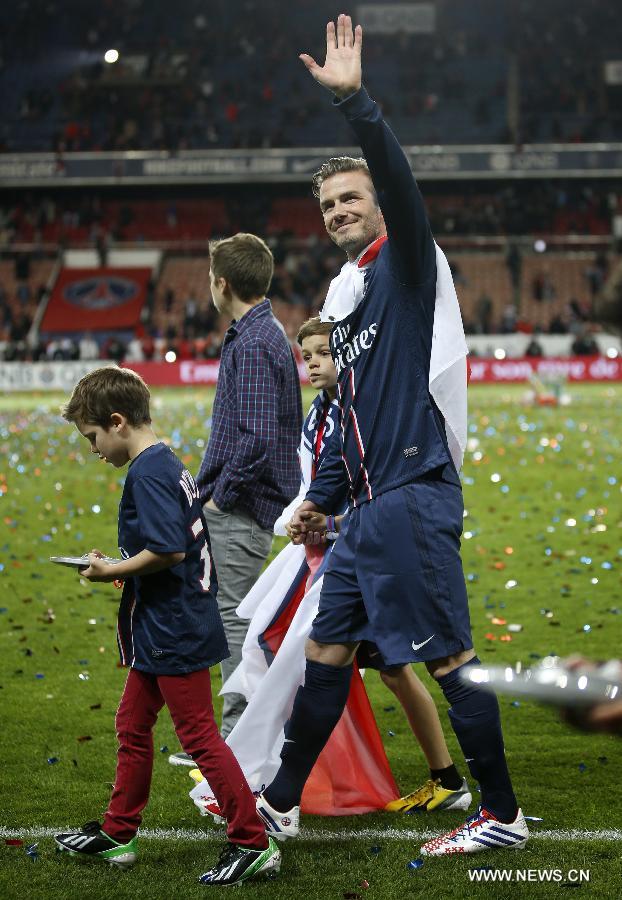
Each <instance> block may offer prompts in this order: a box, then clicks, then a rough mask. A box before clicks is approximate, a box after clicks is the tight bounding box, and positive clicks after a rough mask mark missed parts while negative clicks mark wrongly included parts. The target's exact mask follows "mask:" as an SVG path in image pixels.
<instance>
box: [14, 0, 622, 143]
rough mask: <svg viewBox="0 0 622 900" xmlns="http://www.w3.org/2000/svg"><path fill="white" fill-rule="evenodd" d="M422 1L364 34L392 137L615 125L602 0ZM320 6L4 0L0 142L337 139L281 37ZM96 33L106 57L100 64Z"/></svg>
mask: <svg viewBox="0 0 622 900" xmlns="http://www.w3.org/2000/svg"><path fill="white" fill-rule="evenodd" d="M382 5H383V3H382V2H378V3H376V4H375V6H377V7H379V8H381V7H382ZM435 6H436V29H435V31H434V32H433V33H432V34H406V33H402V34H400V35H399V36H398V37H395V35H386V34H377V33H372V32H371V31H370V32H369V33H368V36H367V37H366V54H367V57H366V58H367V66H366V77H367V79H368V81H369V83H370V85H373V92H374V95H375V96H376V97H377V99H379V100H380V101H381V103H382V105H383V108H384V110H385V113H386V115H387V117H388V118H389V120H390V121H391V122H392V123H393V125H394V127H395V128H396V130H397V132H398V133H399V134H400V137H401V139H402V141H403V142H404V143H406V144H409V143H411V144H437V143H443V144H461V143H494V142H514V143H523V142H526V141H536V142H538V141H540V142H541V141H571V142H577V141H594V140H600V141H604V140H616V139H617V140H619V139H620V137H621V136H622V115H621V113H620V109H621V105H620V102H619V100H620V96H619V92H620V87H619V86H616V85H609V84H608V83H607V82H606V80H605V77H604V63H605V62H606V61H607V60H610V59H614V60H615V59H617V58H618V56H619V47H620V45H621V44H622V31H621V29H622V24H621V21H620V17H619V16H618V15H617V14H616V11H615V5H614V4H611V3H610V2H608V0H591V2H590V3H589V4H587V3H586V4H582V5H581V7H580V9H578V10H577V11H576V12H575V13H574V14H573V15H569V14H568V10H567V7H566V4H565V2H564V0H539V2H536V0H517V2H513V3H512V4H507V5H506V4H502V3H499V2H497V0H471V2H470V3H468V4H465V3H454V2H447V0H437V2H436V5H435ZM334 12H335V10H334V4H333V3H332V2H330V0H299V2H297V4H296V15H295V16H291V17H289V18H287V17H284V16H283V15H282V5H281V4H280V3H279V2H278V0H243V2H241V3H236V4H225V3H213V4H210V5H209V6H208V7H205V4H203V3H200V2H198V0H180V2H178V3H175V4H170V3H168V2H165V0H152V2H150V3H147V2H146V0H119V2H117V3H106V4H104V5H103V6H102V8H101V9H100V10H99V11H94V10H93V8H92V6H91V5H90V4H85V3H83V2H82V0H64V2H62V3H60V2H58V0H22V2H21V3H20V4H18V5H17V6H7V5H5V6H4V7H3V9H2V10H0V32H2V33H3V35H4V38H3V40H2V57H3V61H4V67H3V68H2V69H1V70H0V92H1V93H2V95H3V97H5V98H6V102H5V109H4V119H3V125H2V131H1V135H2V136H1V138H0V147H2V148H3V149H5V150H10V151H28V152H32V151H41V150H45V151H48V150H52V149H55V150H58V151H63V152H65V151H83V150H137V149H166V150H183V149H193V148H209V147H212V148H218V147H286V146H304V145H306V146H325V145H326V144H327V143H331V144H335V143H336V144H348V143H350V142H351V138H350V136H349V133H348V130H347V129H346V128H345V127H339V126H336V125H335V120H334V118H333V117H332V116H331V115H330V110H328V109H326V107H325V105H323V104H322V103H321V102H320V101H319V99H318V96H317V93H316V92H315V91H313V85H311V84H310V83H309V82H308V80H307V79H305V78H304V77H303V72H302V71H301V65H300V62H299V61H298V59H297V58H296V54H295V53H293V52H292V51H291V48H292V47H296V48H301V49H302V48H304V49H307V50H309V51H310V52H312V53H320V52H321V41H320V40H319V39H318V38H317V28H315V27H313V26H315V25H316V24H317V22H318V19H319V20H320V21H326V20H327V19H328V18H330V17H331V16H332V15H333V14H334ZM223 34H226V36H227V40H226V41H223V40H222V35H223ZM265 35H270V40H269V42H266V40H265V37H264V36H265ZM309 35H313V42H312V45H309ZM587 45H589V47H590V53H589V54H586V53H585V47H586V46H587ZM50 46H53V47H54V52H52V53H50V52H49V48H50ZM110 47H114V48H118V50H119V51H120V58H119V61H118V62H117V63H114V64H113V65H106V63H104V61H103V54H104V51H105V50H106V49H108V48H110ZM510 113H512V114H511V115H510ZM513 123H514V124H513ZM329 135H330V137H328V136H329Z"/></svg>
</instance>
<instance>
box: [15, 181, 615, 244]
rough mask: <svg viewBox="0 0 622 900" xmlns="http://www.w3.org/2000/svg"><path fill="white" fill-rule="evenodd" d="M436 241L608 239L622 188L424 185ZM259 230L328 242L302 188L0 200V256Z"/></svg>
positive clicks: (597, 184)
mask: <svg viewBox="0 0 622 900" xmlns="http://www.w3.org/2000/svg"><path fill="white" fill-rule="evenodd" d="M422 190H423V192H424V195H425V200H426V206H427V208H428V214H429V217H430V222H431V225H432V230H433V232H434V234H435V235H436V236H437V237H443V236H449V237H451V236H454V235H459V236H462V237H465V236H469V235H483V236H491V237H493V236H500V237H503V236H506V235H527V234H532V235H539V234H545V235H552V234H553V235H555V234H557V235H579V236H580V235H591V236H595V235H609V234H611V233H615V223H616V221H617V220H618V219H619V220H620V224H622V189H621V186H620V182H619V181H618V182H616V181H613V180H600V179H598V180H595V179H593V180H590V181H584V180H581V179H575V180H570V179H568V180H562V179H560V180H555V181H549V180H541V179H534V180H533V181H498V182H478V183H473V184H464V183H462V182H460V183H459V184H457V183H456V182H454V183H453V184H452V183H439V182H422ZM239 230H244V231H253V232H256V233H258V234H264V235H274V236H279V235H289V234H292V235H295V236H296V237H301V238H302V237H307V236H308V235H310V234H312V235H316V236H317V237H323V236H324V225H323V222H322V218H321V216H320V214H319V211H318V206H317V201H316V200H315V198H313V197H312V196H311V193H310V189H309V186H308V185H306V184H302V185H296V186H286V187H283V186H276V185H264V186H261V187H257V186H254V187H253V186H245V187H243V188H242V187H239V188H233V187H228V188H220V189H218V188H207V187H202V188H201V187H195V188H193V189H192V193H190V192H189V191H188V190H186V191H184V190H183V189H179V190H178V191H177V192H175V193H171V195H170V198H169V199H166V198H165V197H164V198H163V197H162V191H158V195H157V197H156V196H154V194H153V193H146V192H145V191H142V192H141V191H138V192H137V191H134V192H132V190H131V189H125V190H123V191H122V192H120V191H118V190H116V191H107V192H104V191H98V192H90V191H88V192H83V191H81V192H79V193H75V192H67V191H65V192H63V191H56V192H46V193H42V192H36V193H35V192H31V193H25V192H21V193H8V192H7V193H6V194H5V195H4V196H1V195H0V250H1V249H2V248H10V247H11V246H12V245H14V244H16V243H34V244H59V245H61V246H63V245H68V244H71V245H72V246H77V245H80V244H89V245H91V246H97V247H98V250H99V252H100V253H105V252H106V250H107V249H109V247H110V245H111V244H114V243H115V242H119V241H121V242H126V241H134V242H145V241H157V242H160V243H162V242H167V241H178V242H179V241H187V240H203V241H204V240H205V239H206V238H210V237H214V236H218V235H223V234H234V233H235V232H236V231H239Z"/></svg>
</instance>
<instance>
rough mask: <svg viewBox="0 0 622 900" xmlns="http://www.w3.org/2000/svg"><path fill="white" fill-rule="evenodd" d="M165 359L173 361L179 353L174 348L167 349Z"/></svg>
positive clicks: (169, 361)
mask: <svg viewBox="0 0 622 900" xmlns="http://www.w3.org/2000/svg"><path fill="white" fill-rule="evenodd" d="M164 359H165V360H166V361H167V362H168V363H173V362H175V360H176V359H177V354H176V353H175V351H174V350H167V351H166V353H165V354H164Z"/></svg>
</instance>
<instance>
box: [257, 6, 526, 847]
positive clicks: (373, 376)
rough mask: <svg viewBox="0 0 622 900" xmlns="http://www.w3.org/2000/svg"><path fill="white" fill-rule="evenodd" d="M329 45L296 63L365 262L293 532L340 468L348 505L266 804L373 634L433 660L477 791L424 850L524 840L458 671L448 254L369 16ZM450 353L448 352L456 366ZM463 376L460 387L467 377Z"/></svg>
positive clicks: (341, 207)
mask: <svg viewBox="0 0 622 900" xmlns="http://www.w3.org/2000/svg"><path fill="white" fill-rule="evenodd" d="M326 44H327V49H326V61H325V64H324V66H323V67H321V66H319V65H318V64H317V63H316V62H315V60H313V59H312V58H311V57H310V56H308V55H307V54H302V55H301V59H302V61H303V63H304V64H305V66H306V67H307V69H308V70H309V72H310V73H311V75H312V76H313V77H314V78H315V79H316V80H317V81H318V82H319V83H320V84H321V85H323V86H324V87H326V88H328V89H329V90H331V91H332V92H333V94H334V95H335V100H334V103H335V105H336V106H337V108H338V109H339V110H340V111H341V112H342V113H343V114H344V115H345V117H346V119H347V121H348V122H349V123H350V125H351V126H352V128H353V130H354V131H355V133H356V136H357V138H358V140H359V142H360V144H361V147H362V149H363V153H364V156H365V159H359V160H355V159H351V158H349V157H340V158H337V159H332V160H328V161H327V162H326V163H325V164H324V166H322V168H321V169H320V171H319V172H318V173H317V174H316V175H315V176H314V193H315V195H316V196H317V197H318V198H319V201H320V209H321V211H322V215H323V217H324V224H325V226H326V230H327V232H328V234H329V235H330V237H331V238H332V240H333V241H334V242H335V243H336V244H337V245H338V246H339V247H341V248H342V249H343V250H344V251H345V252H346V255H347V257H348V261H349V262H348V263H347V264H346V267H344V269H347V267H348V266H349V267H350V269H351V270H353V271H351V272H350V273H348V271H346V272H344V271H343V270H342V275H343V280H342V281H341V287H342V288H343V290H341V294H342V296H341V298H339V297H337V298H335V297H332V298H331V292H330V291H329V296H328V297H327V303H326V305H325V306H326V307H328V306H329V300H330V301H331V302H332V301H338V302H335V303H333V304H332V305H333V306H334V307H335V308H336V309H337V308H338V309H339V315H336V316H335V319H336V320H337V321H336V324H335V327H334V329H333V331H332V334H331V350H332V354H333V359H334V361H335V366H336V369H337V374H338V397H339V405H340V425H341V428H340V431H341V442H340V446H337V447H336V448H335V451H334V452H332V459H331V458H330V456H331V451H332V450H333V448H332V447H331V448H329V458H327V460H326V462H325V463H324V466H323V467H322V469H321V470H320V472H319V473H318V477H317V478H316V479H315V481H314V482H313V484H312V485H311V488H310V490H309V491H308V493H307V495H306V499H305V501H304V502H303V504H302V505H301V506H300V507H299V508H298V510H297V511H296V512H295V513H294V516H293V519H292V529H293V528H297V529H298V531H299V535H298V539H299V540H301V541H305V542H308V541H309V540H314V539H315V537H316V534H315V533H314V530H315V529H316V528H317V524H316V523H315V522H314V516H315V515H316V513H317V512H318V511H319V512H330V511H331V510H333V509H335V508H337V507H338V501H339V499H340V498H341V497H343V496H344V484H343V481H344V479H343V469H344V467H345V469H346V472H347V485H346V490H345V493H348V494H349V498H350V502H351V505H352V509H351V511H350V514H349V515H348V517H347V519H346V521H345V527H344V528H343V530H342V533H341V536H340V538H339V540H338V541H337V543H336V544H335V549H334V550H333V553H332V554H331V557H330V560H329V563H328V567H327V570H326V573H325V576H324V582H323V586H322V593H321V596H320V604H319V611H318V615H317V617H316V619H315V622H314V625H313V629H312V631H311V636H310V639H309V641H308V643H307V650H306V656H307V666H306V672H305V684H304V686H303V687H301V688H300V689H299V692H298V694H297V697H296V701H295V704H294V709H293V712H292V716H291V719H290V722H289V726H288V732H287V741H286V743H285V745H284V748H283V751H282V753H281V760H282V763H281V767H280V769H279V772H278V773H277V775H276V777H275V779H274V780H273V782H272V783H271V784H270V785H269V786H268V787H267V788H266V790H265V791H264V793H263V795H262V796H261V797H260V798H259V801H258V810H259V812H260V814H261V815H262V816H263V817H264V820H265V821H266V823H267V825H268V831H269V833H270V832H273V833H275V832H276V831H278V830H279V828H280V832H281V834H280V836H281V837H282V836H293V835H294V834H295V833H296V829H292V828H289V827H288V826H283V821H284V820H287V822H291V821H292V820H293V819H294V816H295V814H296V813H297V808H296V807H297V805H298V804H299V800H300V795H301V792H302V789H303V787H304V783H305V780H306V778H307V776H308V773H309V771H310V770H311V768H312V767H313V764H314V761H315V759H316V758H317V756H318V754H319V753H320V752H321V749H322V747H323V746H324V744H325V742H326V740H327V739H328V736H329V735H330V733H331V731H332V729H333V728H334V726H335V723H336V722H337V721H338V720H339V716H340V714H341V710H342V708H343V704H344V703H345V699H346V698H347V695H348V689H349V681H350V673H351V666H350V663H351V661H352V659H353V657H354V654H355V653H356V650H357V648H358V646H359V643H360V642H361V641H364V640H371V641H373V642H374V643H375V644H376V645H377V646H378V649H379V651H380V653H381V654H382V656H383V658H384V660H385V663H386V664H387V665H390V666H399V665H403V664H404V663H407V662H425V663H426V665H427V667H428V669H429V671H430V672H431V674H432V675H433V676H434V677H435V678H436V679H437V681H438V682H439V685H440V686H441V688H442V690H443V693H444V695H445V697H446V699H447V700H448V702H449V703H450V710H449V715H450V719H451V723H452V726H453V728H454V731H455V732H456V736H457V738H458V740H459V742H460V745H461V748H462V750H463V752H464V755H465V758H466V760H467V762H468V764H469V768H470V770H471V774H472V776H473V778H474V779H475V780H476V781H478V782H479V784H480V787H481V796H482V804H481V806H480V808H479V809H478V811H477V813H476V814H475V815H474V816H472V817H470V818H469V819H468V820H467V822H466V823H465V825H464V826H463V827H461V828H458V829H456V830H455V831H453V832H450V833H449V834H447V835H444V836H442V837H440V838H437V839H434V840H432V841H429V842H428V843H427V844H425V845H424V846H423V847H422V849H421V852H422V854H424V855H441V854H446V853H472V852H475V851H477V850H483V849H489V848H504V847H505V848H519V847H522V846H524V844H525V842H526V840H527V837H528V830H527V827H526V824H525V820H524V817H523V815H522V812H521V811H520V810H519V809H518V805H517V803H516V798H515V796H514V792H513V790H512V784H511V781H510V776H509V773H508V769H507V765H506V762H505V756H504V747H503V737H502V733H501V722H500V717H499V707H498V704H497V701H496V699H495V698H494V697H493V696H491V695H488V694H484V693H483V692H482V691H480V690H478V689H477V688H475V687H473V686H466V685H465V684H463V682H462V680H461V677H460V669H461V667H462V666H464V665H466V664H467V663H469V664H471V665H472V664H474V663H477V662H479V661H478V660H477V657H476V656H475V651H474V650H473V643H472V639H471V630H470V622H469V613H468V603H467V595H466V587H465V583H464V577H463V572H462V564H461V560H460V555H459V553H460V535H461V532H462V515H463V503H462V492H461V486H460V479H459V477H458V473H457V470H456V466H455V463H454V460H455V459H456V458H457V456H458V455H457V454H456V453H455V445H454V446H453V449H450V433H451V435H452V436H455V434H456V432H455V431H454V430H453V429H452V428H451V426H450V421H449V419H448V418H447V415H445V416H443V415H442V414H441V412H440V410H439V405H438V403H437V402H436V399H435V396H434V394H433V387H432V381H433V379H432V371H433V366H435V365H436V361H437V360H438V352H439V345H442V351H441V352H445V351H446V349H447V346H446V345H448V344H449V343H450V340H451V338H452V333H451V332H450V330H449V328H447V329H444V330H442V332H441V333H439V329H440V328H441V326H442V320H441V317H440V315H439V316H438V317H437V313H439V312H440V311H444V312H447V309H446V308H442V302H443V300H444V298H446V297H447V296H448V291H447V290H446V285H444V283H443V279H445V280H446V279H447V278H448V277H449V276H448V274H447V273H446V268H444V267H446V265H447V264H446V260H445V258H444V256H443V255H442V253H440V251H438V248H436V245H435V243H434V240H433V237H432V234H431V231H430V226H429V223H428V220H427V216H426V212H425V208H424V205H423V201H422V198H421V195H420V193H419V188H418V186H417V184H416V182H415V180H414V178H413V176H412V172H411V170H410V165H409V163H408V160H407V159H406V157H405V155H404V153H403V151H402V150H401V148H400V146H399V144H398V142H397V140H396V139H395V136H394V135H393V133H392V132H391V130H390V129H389V127H388V126H387V125H386V123H385V122H384V121H383V119H382V116H381V114H380V110H379V109H378V107H377V106H376V104H375V103H374V102H373V101H372V100H371V99H370V98H369V96H368V94H367V92H366V91H365V89H364V88H363V87H362V76H361V45H362V31H361V28H360V26H357V28H356V29H355V30H353V28H352V21H351V19H350V17H349V16H344V15H340V16H339V18H338V21H337V27H336V28H335V25H334V23H332V22H329V23H328V25H327V29H326ZM360 270H363V271H360ZM359 275H360V279H359V278H358V276H359ZM340 278H341V276H340ZM348 278H350V282H348V280H347V279H348ZM449 280H450V278H449ZM333 286H334V283H333ZM333 286H331V288H332V287H333ZM451 288H452V290H453V285H451ZM453 298H454V301H455V291H454V292H453ZM455 306H456V307H457V301H456V302H455ZM449 320H450V316H449V317H448V318H446V319H445V320H444V321H449ZM458 330H459V331H460V332H462V327H461V324H460V327H459V329H458ZM454 331H455V329H454ZM462 340H463V333H462ZM459 344H460V341H457V342H456V348H457V351H456V353H457V355H456V356H455V358H456V359H458V357H459V355H460V353H461V352H462V351H461V350H460V349H459ZM435 350H436V355H435ZM453 360H454V354H453V353H452V354H449V359H448V362H447V366H448V370H451V366H452V364H453ZM462 372H463V379H462V382H460V384H459V387H458V391H457V392H458V393H460V390H462V391H464V389H465V387H466V370H465V368H463V369H462ZM437 396H438V394H437ZM445 397H446V395H444V399H445ZM450 399H451V397H450ZM445 408H448V407H445ZM274 823H276V825H277V829H274V827H273V825H274Z"/></svg>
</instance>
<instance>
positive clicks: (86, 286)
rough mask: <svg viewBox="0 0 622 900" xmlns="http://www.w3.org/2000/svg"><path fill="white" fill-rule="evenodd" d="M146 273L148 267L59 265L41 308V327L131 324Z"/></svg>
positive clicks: (69, 328) (142, 297)
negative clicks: (76, 267)
mask: <svg viewBox="0 0 622 900" xmlns="http://www.w3.org/2000/svg"><path fill="white" fill-rule="evenodd" d="M150 277H151V269H150V268H140V269H134V268H124V269H117V268H114V269H111V268H108V269H63V270H62V271H61V273H60V275H59V276H58V280H57V281H56V284H55V285H54V289H53V291H52V296H51V297H50V301H49V303H48V305H47V308H46V310H45V314H44V316H43V321H42V323H41V331H42V332H47V333H53V332H84V331H103V330H105V331H111V330H114V329H131V328H134V326H135V325H137V324H138V321H139V318H140V310H141V308H142V305H143V303H144V302H145V296H146V289H147V283H148V281H149V278H150Z"/></svg>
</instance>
